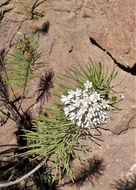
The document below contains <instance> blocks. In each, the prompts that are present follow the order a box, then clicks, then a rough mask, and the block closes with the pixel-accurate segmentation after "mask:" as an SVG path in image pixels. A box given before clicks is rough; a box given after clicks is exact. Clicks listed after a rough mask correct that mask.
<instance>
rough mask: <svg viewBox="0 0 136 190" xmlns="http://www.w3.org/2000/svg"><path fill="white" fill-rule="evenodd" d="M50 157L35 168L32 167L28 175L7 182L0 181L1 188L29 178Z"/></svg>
mask: <svg viewBox="0 0 136 190" xmlns="http://www.w3.org/2000/svg"><path fill="white" fill-rule="evenodd" d="M48 158H49V157H47V158H45V159H44V160H43V161H42V162H40V163H39V164H38V165H37V166H36V167H35V168H34V169H32V170H31V171H30V172H28V173H27V174H26V175H24V176H22V177H20V178H18V179H16V180H15V181H10V182H7V183H0V188H1V187H9V186H11V185H15V184H17V183H19V182H20V181H22V180H24V179H26V178H28V177H29V176H31V175H32V174H34V173H35V172H36V171H37V170H39V169H40V168H41V167H42V166H43V165H44V164H45V163H46V162H47V160H48Z"/></svg>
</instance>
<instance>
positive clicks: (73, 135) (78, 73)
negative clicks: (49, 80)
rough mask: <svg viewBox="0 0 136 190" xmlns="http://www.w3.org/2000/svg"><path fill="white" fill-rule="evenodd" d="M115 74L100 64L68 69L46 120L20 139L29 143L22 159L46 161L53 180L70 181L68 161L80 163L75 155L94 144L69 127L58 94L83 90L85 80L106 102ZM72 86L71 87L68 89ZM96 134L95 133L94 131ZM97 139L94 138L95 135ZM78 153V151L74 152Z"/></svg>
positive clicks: (86, 134) (85, 130)
mask: <svg viewBox="0 0 136 190" xmlns="http://www.w3.org/2000/svg"><path fill="white" fill-rule="evenodd" d="M116 75H117V72H115V70H113V71H112V73H110V74H109V73H108V72H107V70H106V73H105V68H104V66H102V64H101V63H99V64H96V65H94V63H92V62H91V63H90V64H89V65H87V66H86V67H83V66H80V67H79V70H78V69H77V68H76V67H71V68H70V69H69V70H68V71H67V73H66V75H65V79H66V83H65V84H59V87H60V91H59V92H58V93H56V94H55V96H56V100H55V101H54V103H53V107H52V108H51V109H46V111H47V112H48V114H49V116H48V117H47V116H44V115H40V116H39V117H38V118H37V119H36V120H35V121H34V123H33V128H32V131H25V135H24V138H26V139H27V140H30V141H31V142H33V143H31V144H30V145H28V146H27V147H24V148H23V149H25V151H24V153H22V154H21V156H24V155H35V158H36V159H42V158H43V157H49V165H50V167H51V170H52V171H53V174H54V179H55V180H56V179H59V180H60V179H61V177H62V175H63V174H64V172H66V173H67V175H69V176H70V177H71V179H72V180H73V179H74V176H73V173H72V171H71V167H70V163H71V160H72V159H78V160H80V161H81V162H82V161H83V160H82V159H81V158H80V156H79V154H78V151H82V152H84V153H87V152H88V147H87V146H86V145H85V143H86V142H87V143H88V142H91V144H92V143H96V144H97V140H100V139H99V138H97V137H96V136H95V135H94V133H91V131H90V130H89V129H88V128H80V127H77V126H76V125H75V124H73V123H72V122H71V121H69V120H68V118H67V117H66V116H65V114H64V111H63V104H62V102H61V100H60V98H61V95H62V94H67V93H68V91H69V90H70V89H72V88H73V87H74V88H75V86H76V87H78V88H81V89H83V85H84V83H85V82H86V81H87V80H89V81H91V82H92V83H93V85H94V88H95V90H96V91H99V92H100V93H101V95H102V96H104V97H105V98H109V97H108V95H109V93H110V92H111V91H113V92H114V90H113V86H112V85H111V82H112V80H113V79H114V78H115V77H116ZM72 84H74V85H73V87H72ZM96 130H97V131H98V132H99V130H98V129H97V128H96ZM97 135H98V134H97ZM77 150H78V151H77Z"/></svg>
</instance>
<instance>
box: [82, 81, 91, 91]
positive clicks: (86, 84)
mask: <svg viewBox="0 0 136 190" xmlns="http://www.w3.org/2000/svg"><path fill="white" fill-rule="evenodd" d="M84 87H85V89H86V90H88V89H91V88H92V87H93V85H92V82H90V81H88V80H87V81H86V82H85V83H84Z"/></svg>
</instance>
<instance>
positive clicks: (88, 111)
mask: <svg viewBox="0 0 136 190" xmlns="http://www.w3.org/2000/svg"><path fill="white" fill-rule="evenodd" d="M61 101H62V103H63V104H64V112H65V115H66V116H67V117H68V118H69V120H71V121H72V122H73V123H74V124H76V125H78V126H79V127H85V128H96V127H99V126H100V125H101V124H105V123H107V120H108V116H107V113H106V110H107V109H108V108H109V104H108V101H106V100H104V98H103V97H102V96H101V95H100V94H99V93H98V92H97V91H95V90H94V88H93V85H92V82H90V81H86V83H84V89H83V90H80V89H78V88H77V89H76V90H71V91H69V92H68V95H67V96H64V95H62V96H61Z"/></svg>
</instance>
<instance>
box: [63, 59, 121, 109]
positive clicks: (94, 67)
mask: <svg viewBox="0 0 136 190" xmlns="http://www.w3.org/2000/svg"><path fill="white" fill-rule="evenodd" d="M116 76H117V71H115V68H114V69H113V70H112V71H111V72H109V71H108V67H105V66H104V65H102V64H101V63H100V62H99V63H95V62H93V61H92V60H90V63H89V64H88V65H86V66H81V65H79V68H77V67H75V66H71V67H70V68H69V69H68V70H67V72H66V74H65V75H64V77H63V79H64V80H65V81H66V83H68V84H72V85H73V86H76V87H78V88H81V89H83V88H84V83H85V82H86V81H87V80H88V81H91V82H92V84H93V87H94V89H95V90H96V91H98V92H99V93H100V94H101V95H102V96H103V97H105V98H106V99H109V101H110V104H111V105H112V106H114V105H115V104H116V103H117V102H118V97H117V94H118V92H117V91H115V89H114V88H115V86H113V84H112V82H113V80H114V79H115V77H116ZM68 86H69V85H67V86H65V85H62V84H60V87H61V89H63V92H64V93H66V92H67V90H66V89H67V88H69V87H68Z"/></svg>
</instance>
